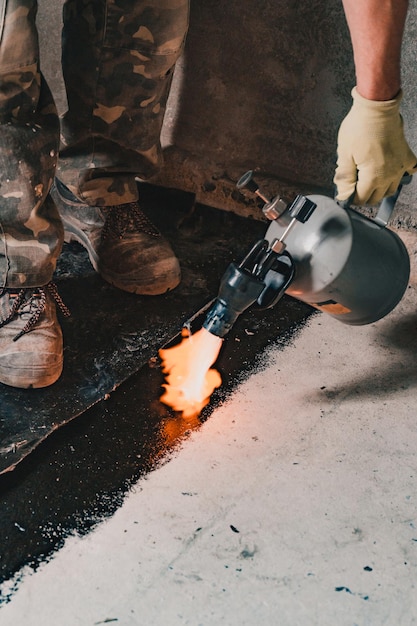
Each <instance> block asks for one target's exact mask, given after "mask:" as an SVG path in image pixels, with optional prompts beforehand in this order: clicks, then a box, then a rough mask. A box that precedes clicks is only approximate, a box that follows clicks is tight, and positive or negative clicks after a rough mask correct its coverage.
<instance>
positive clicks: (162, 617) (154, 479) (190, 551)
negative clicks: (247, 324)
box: [0, 234, 417, 626]
mask: <svg viewBox="0 0 417 626" xmlns="http://www.w3.org/2000/svg"><path fill="white" fill-rule="evenodd" d="M406 238H407V244H408V246H409V250H410V252H411V256H412V261H413V266H414V251H415V249H416V241H415V238H414V237H413V236H411V235H410V234H407V236H406ZM416 352H417V288H416V280H415V268H414V267H413V273H412V280H411V285H410V287H409V289H408V290H407V292H406V295H405V297H404V299H403V301H402V302H401V303H400V305H399V306H398V307H397V309H396V310H395V311H394V312H393V313H391V314H390V315H389V316H387V317H386V318H385V319H384V320H381V321H379V322H377V323H375V324H372V325H369V326H364V327H349V326H345V325H343V324H340V323H339V322H337V321H335V320H334V319H332V318H330V317H328V316H326V315H325V314H317V315H314V316H313V317H311V318H310V319H309V321H308V322H307V324H306V326H305V327H304V328H303V329H302V330H300V332H299V333H298V334H297V335H296V336H295V338H294V339H293V340H292V341H291V343H290V344H289V345H288V346H287V347H284V348H282V347H281V348H278V347H276V348H273V349H272V350H270V351H268V352H267V353H266V354H265V359H264V368H263V369H260V370H259V371H257V372H255V373H254V374H253V375H252V376H251V377H249V379H247V380H246V381H245V382H243V383H242V384H241V385H240V386H239V387H238V388H237V389H236V391H235V392H234V393H233V395H232V396H231V397H230V398H229V400H228V401H227V402H226V403H224V404H223V405H222V406H221V407H219V408H218V409H216V410H215V411H214V413H213V414H212V415H211V417H210V419H209V420H208V421H207V422H206V423H205V424H204V425H203V427H202V428H201V429H200V430H198V431H195V432H193V433H192V435H191V436H190V437H189V438H188V439H187V440H186V441H184V443H183V444H182V446H181V448H180V449H179V450H177V451H176V452H174V453H173V455H172V456H171V458H169V459H167V462H166V463H164V464H163V465H162V466H161V467H159V468H158V469H156V470H154V471H153V472H152V473H150V474H149V475H148V476H147V477H146V478H143V479H141V480H140V481H139V482H138V483H137V484H136V486H135V488H134V489H132V491H131V493H130V494H129V496H128V497H127V499H126V500H125V502H124V504H123V505H122V506H121V507H120V508H119V509H118V511H117V512H116V513H115V514H114V515H113V516H112V517H111V518H110V519H108V520H107V521H104V522H103V523H101V524H100V525H99V526H98V527H97V528H96V529H95V530H94V531H92V532H90V533H89V534H87V535H86V536H83V537H79V536H72V537H70V538H69V539H67V541H66V543H65V545H64V547H63V548H62V549H61V550H60V551H59V552H57V553H56V554H55V556H54V557H53V558H52V559H50V560H49V562H47V563H44V564H43V565H41V566H40V567H39V568H38V570H37V571H36V572H33V571H31V570H29V569H26V570H24V571H22V572H20V573H19V574H18V575H17V576H16V577H15V579H14V580H13V581H9V582H7V583H4V584H3V586H2V589H1V591H2V593H3V594H5V593H7V591H8V590H9V591H10V592H11V596H10V598H11V601H10V602H9V603H8V604H4V605H3V606H2V608H1V609H0V622H1V624H2V626H17V625H18V626H20V625H23V624H24V625H25V626H56V625H57V624H59V626H78V625H80V626H93V625H97V624H107V623H117V624H120V625H123V626H138V625H146V626H151V625H152V626H153V625H155V626H159V625H161V624H166V625H169V626H177V625H178V626H180V625H181V626H182V625H186V624H190V625H193V626H199V625H202V626H217V625H218V624H225V625H228V626H242V625H250V626H252V625H253V624H262V625H268V626H269V625H271V626H275V625H279V626H309V625H311V626H313V625H314V626H335V625H337V626H354V625H358V626H366V625H370V626H381V625H385V624H386V625H389V626H394V625H395V626H411V625H413V624H417V589H416V581H417V509H416V479H417V459H416V449H417V425H416V421H417V420H416V417H417V409H416V393H417V391H416V389H417V387H416V383H417V368H416V359H415V354H416Z"/></svg>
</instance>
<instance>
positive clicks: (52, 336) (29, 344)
mask: <svg viewBox="0 0 417 626" xmlns="http://www.w3.org/2000/svg"><path fill="white" fill-rule="evenodd" d="M55 301H57V302H58V304H59V306H60V307H61V309H62V310H63V312H64V314H66V315H69V311H68V309H67V308H66V307H65V305H64V304H63V302H62V300H61V298H60V297H59V295H58V293H57V292H56V288H55V286H54V285H53V283H48V285H45V287H34V288H29V289H3V290H2V291H1V293H0V382H2V383H4V384H5V385H10V386H11V387H22V388H29V387H33V388H38V387H47V386H48V385H52V383H54V382H55V381H56V380H58V378H59V377H60V375H61V372H62V367H63V342H62V331H61V327H60V325H59V323H58V319H57V316H56V308H55Z"/></svg>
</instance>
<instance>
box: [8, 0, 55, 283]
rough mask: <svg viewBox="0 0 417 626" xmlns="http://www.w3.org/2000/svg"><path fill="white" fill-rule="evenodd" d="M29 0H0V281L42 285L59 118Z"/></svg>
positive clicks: (48, 272) (50, 262)
mask: <svg viewBox="0 0 417 626" xmlns="http://www.w3.org/2000/svg"><path fill="white" fill-rule="evenodd" d="M36 8H37V6H36V0H0V19H1V22H0V281H1V284H0V287H1V286H6V287H33V286H38V285H43V284H45V283H47V282H48V281H49V280H50V279H51V278H52V274H53V272H54V269H55V265H56V259H57V257H58V254H59V252H60V250H61V246H62V240H63V229H62V225H61V220H60V218H59V216H58V213H57V211H56V209H55V207H54V206H53V204H52V203H51V201H50V199H49V196H48V192H49V189H50V186H51V183H52V181H53V178H54V173H55V168H56V162H57V154H58V141H59V122H58V117H57V113H56V109H55V105H54V102H53V99H52V96H51V94H50V91H49V89H48V87H47V85H46V83H45V81H44V80H43V78H42V76H41V74H40V71H39V53H38V37H37V31H36V26H35V16H36Z"/></svg>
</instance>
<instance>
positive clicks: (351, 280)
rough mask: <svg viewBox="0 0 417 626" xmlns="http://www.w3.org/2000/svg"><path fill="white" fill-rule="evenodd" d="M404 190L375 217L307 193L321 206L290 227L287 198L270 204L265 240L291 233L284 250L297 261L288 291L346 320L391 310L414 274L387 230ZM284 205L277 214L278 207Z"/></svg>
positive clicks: (360, 320)
mask: <svg viewBox="0 0 417 626" xmlns="http://www.w3.org/2000/svg"><path fill="white" fill-rule="evenodd" d="M246 176H248V175H246ZM410 178H411V177H408V178H406V179H403V181H402V183H404V182H409V179H410ZM242 179H243V177H242ZM242 179H241V181H242ZM400 189H401V186H400V187H399V189H398V191H397V192H396V194H395V195H394V196H391V197H389V198H385V199H384V200H383V202H382V203H381V205H380V207H379V210H378V213H377V216H376V217H375V218H373V219H370V218H367V217H365V216H364V215H362V214H361V213H359V212H358V211H356V210H354V209H352V208H350V207H346V208H343V207H342V206H340V205H339V204H338V203H337V202H336V201H335V200H333V199H332V198H330V197H327V196H323V195H310V196H307V199H308V200H310V201H312V202H313V203H314V204H315V205H316V208H315V210H314V211H313V212H312V213H311V215H310V216H309V218H308V220H307V221H306V222H305V223H299V222H296V223H295V225H294V227H293V228H288V227H289V224H290V223H291V221H293V222H294V220H293V219H292V217H291V214H290V213H289V211H288V210H287V208H284V210H282V200H281V199H279V198H275V199H274V200H273V201H272V202H267V203H266V205H265V207H264V213H265V214H266V215H268V216H269V217H270V219H271V220H272V221H271V224H270V226H269V228H268V230H267V232H266V235H265V239H266V240H267V241H268V242H269V244H270V245H273V242H274V240H280V239H281V238H282V236H283V234H284V233H285V232H286V231H287V232H286V234H285V248H286V251H287V252H288V254H289V255H290V256H291V258H292V259H293V262H294V265H295V273H294V277H293V279H292V280H291V283H290V284H289V286H288V287H287V289H286V291H285V293H287V294H288V295H290V296H293V297H294V298H297V299H298V300H301V301H303V302H306V303H307V304H310V305H312V306H313V307H316V308H317V309H320V310H321V311H324V312H325V313H327V314H329V315H331V316H332V317H334V318H336V319H338V320H339V321H340V322H343V323H345V324H352V325H361V324H370V323H372V322H375V321H377V320H379V319H381V318H382V317H384V316H385V315H387V314H388V313H389V312H390V311H392V310H393V309H394V307H395V306H396V305H397V304H398V303H399V301H400V300H401V298H402V297H403V295H404V292H405V290H406V288H407V285H408V281H409V276H410V259H409V255H408V252H407V249H406V247H405V245H404V243H403V242H402V240H401V239H400V237H398V235H397V234H396V233H395V232H394V231H392V230H390V229H389V228H387V222H388V219H389V217H390V216H391V213H392V210H393V208H394V205H395V202H396V200H397V198H398V195H399V192H400ZM258 195H259V194H258ZM261 197H262V196H261ZM279 205H281V207H280V210H279V211H278V212H277V211H275V209H274V207H276V206H279ZM284 206H285V205H284ZM270 207H272V209H274V210H272V212H271V211H269V208H270ZM270 213H272V216H271V215H270Z"/></svg>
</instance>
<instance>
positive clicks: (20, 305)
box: [0, 282, 71, 341]
mask: <svg viewBox="0 0 417 626" xmlns="http://www.w3.org/2000/svg"><path fill="white" fill-rule="evenodd" d="M5 292H8V293H9V294H10V295H11V297H12V299H13V303H12V305H11V307H10V312H9V314H8V315H7V317H6V318H5V319H3V320H0V328H2V327H3V326H5V325H6V324H8V323H9V322H11V321H12V320H13V319H14V318H15V317H16V316H17V315H19V314H21V313H27V312H29V313H32V315H31V316H30V317H29V319H28V321H27V322H26V324H25V326H24V327H23V328H22V330H21V331H20V332H19V333H18V334H17V335H16V336H15V337H13V341H17V340H18V339H20V337H22V335H25V334H26V333H29V332H30V331H31V330H32V329H33V327H34V326H35V325H36V323H37V322H38V320H39V318H40V316H41V315H42V313H43V312H44V310H45V305H46V298H47V295H48V294H49V295H50V296H51V297H52V298H53V300H54V301H55V302H56V304H57V305H58V308H59V310H60V311H61V313H62V314H63V315H64V316H65V317H69V316H70V315H71V313H70V311H69V309H68V307H67V306H66V305H65V304H64V302H63V300H62V298H61V296H60V295H59V293H58V289H57V287H56V285H55V283H53V282H49V283H47V284H46V285H44V286H43V287H34V288H29V289H28V288H26V289H20V290H16V289H7V288H5V289H3V290H2V291H1V294H0V295H3V294H4V293H5Z"/></svg>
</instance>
